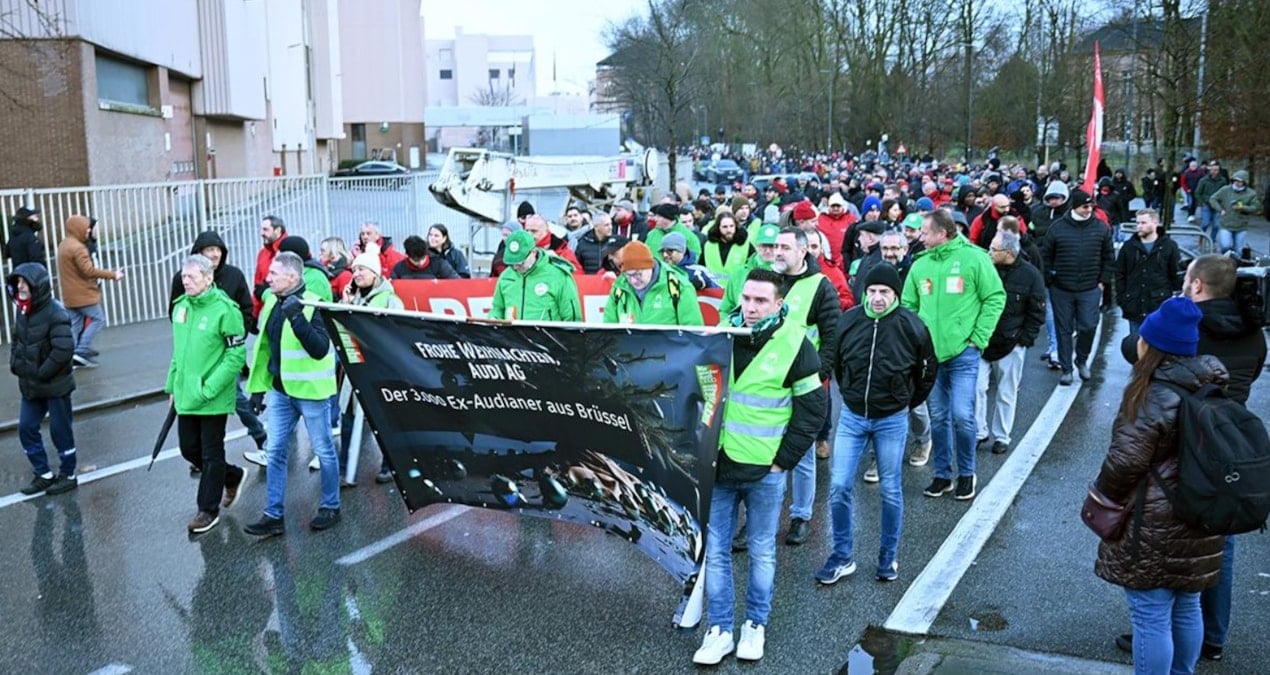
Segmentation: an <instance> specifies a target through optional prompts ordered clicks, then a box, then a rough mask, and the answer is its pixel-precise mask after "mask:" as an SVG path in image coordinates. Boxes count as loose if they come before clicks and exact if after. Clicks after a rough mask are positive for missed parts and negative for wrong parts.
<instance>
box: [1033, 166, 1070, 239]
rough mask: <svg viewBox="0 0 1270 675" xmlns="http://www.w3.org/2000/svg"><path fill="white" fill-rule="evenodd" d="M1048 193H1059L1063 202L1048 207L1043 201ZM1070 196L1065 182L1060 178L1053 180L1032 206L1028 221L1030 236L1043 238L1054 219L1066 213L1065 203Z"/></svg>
mask: <svg viewBox="0 0 1270 675" xmlns="http://www.w3.org/2000/svg"><path fill="white" fill-rule="evenodd" d="M1050 195H1060V196H1061V197H1062V198H1063V202H1062V203H1061V204H1059V205H1058V208H1050V206H1049V204H1046V203H1045V198H1046V197H1049V196H1050ZM1070 197H1071V193H1070V192H1069V191H1068V190H1067V183H1064V182H1063V181H1061V180H1056V181H1053V182H1051V183H1050V184H1049V186H1048V187H1046V188H1045V195H1044V196H1043V197H1041V203H1040V204H1037V205H1036V206H1034V207H1032V219H1031V221H1030V222H1031V226H1032V236H1033V237H1036V240H1037V241H1041V240H1043V239H1045V233H1046V232H1049V229H1050V225H1053V224H1054V221H1056V220H1058V219H1059V218H1062V217H1063V216H1064V215H1065V214H1066V213H1067V203H1068V199H1069V198H1070Z"/></svg>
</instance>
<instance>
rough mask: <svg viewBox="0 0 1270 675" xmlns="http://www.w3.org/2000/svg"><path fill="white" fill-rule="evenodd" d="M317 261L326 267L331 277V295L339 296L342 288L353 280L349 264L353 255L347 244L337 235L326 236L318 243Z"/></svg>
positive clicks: (341, 294)
mask: <svg viewBox="0 0 1270 675" xmlns="http://www.w3.org/2000/svg"><path fill="white" fill-rule="evenodd" d="M318 262H320V263H322V266H323V267H325V268H326V271H327V276H329V277H330V278H331V297H333V298H340V297H341V296H343V295H344V289H345V288H347V287H348V284H349V282H351V281H352V280H353V272H352V270H350V269H349V266H350V265H352V264H353V255H352V254H351V253H349V252H348V246H347V245H346V244H345V243H344V240H343V239H340V238H339V237H327V238H326V239H323V240H322V243H321V244H319V245H318Z"/></svg>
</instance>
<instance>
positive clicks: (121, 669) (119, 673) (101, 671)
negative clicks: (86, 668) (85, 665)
mask: <svg viewBox="0 0 1270 675" xmlns="http://www.w3.org/2000/svg"><path fill="white" fill-rule="evenodd" d="M131 672H132V666H130V665H127V664H124V663H112V664H110V665H108V666H102V667H101V668H98V669H97V670H94V671H93V672H91V673H89V674H88V675H124V673H131Z"/></svg>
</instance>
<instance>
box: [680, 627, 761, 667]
mask: <svg viewBox="0 0 1270 675" xmlns="http://www.w3.org/2000/svg"><path fill="white" fill-rule="evenodd" d="M733 649H736V645H735V644H734V643H733V642H732V631H730V630H729V631H725V630H723V629H722V628H720V627H718V626H711V627H710V630H708V631H706V637H705V639H704V640H702V641H701V648H700V649H698V650H697V653H695V654H693V655H692V662H693V663H695V664H697V665H699V666H713V665H715V664H717V663H718V662H720V661H722V660H723V657H725V656H727V655H728V654H731V653H732V650H733ZM759 650H760V651H762V645H761V644H760V645H759Z"/></svg>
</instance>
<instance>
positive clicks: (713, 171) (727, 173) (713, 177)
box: [705, 159, 745, 185]
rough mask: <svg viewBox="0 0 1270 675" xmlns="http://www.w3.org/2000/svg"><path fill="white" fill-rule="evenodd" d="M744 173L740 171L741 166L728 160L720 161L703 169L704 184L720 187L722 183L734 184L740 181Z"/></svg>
mask: <svg viewBox="0 0 1270 675" xmlns="http://www.w3.org/2000/svg"><path fill="white" fill-rule="evenodd" d="M744 175H745V172H743V171H742V170H741V165H740V164H737V163H736V162H734V161H732V160H730V159H720V160H716V161H714V162H712V163H711V164H710V165H709V166H707V167H706V168H705V178H706V182H708V183H714V184H715V185H721V184H724V183H735V182H736V181H739V180H741V178H742V177H743V176H744Z"/></svg>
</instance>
